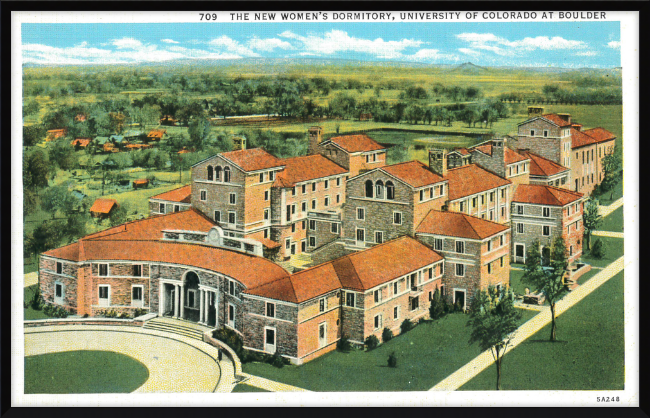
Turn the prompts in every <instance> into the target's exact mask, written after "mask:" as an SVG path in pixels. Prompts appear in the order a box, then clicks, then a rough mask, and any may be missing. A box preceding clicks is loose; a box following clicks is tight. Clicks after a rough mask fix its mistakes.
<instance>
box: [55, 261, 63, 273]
mask: <svg viewBox="0 0 650 418" xmlns="http://www.w3.org/2000/svg"><path fill="white" fill-rule="evenodd" d="M56 273H57V274H61V273H63V264H62V263H60V262H58V261H57V262H56Z"/></svg>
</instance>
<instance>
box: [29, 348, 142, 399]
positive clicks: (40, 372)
mask: <svg viewBox="0 0 650 418" xmlns="http://www.w3.org/2000/svg"><path fill="white" fill-rule="evenodd" d="M148 378H149V370H148V369H147V368H146V367H145V365H144V364H142V363H140V362H139V361H137V360H135V359H133V358H131V357H128V356H125V355H124V354H119V353H114V352H111V351H66V352H62V353H52V354H43V355H38V356H29V357H25V393H130V392H133V391H134V390H136V389H137V388H139V387H140V386H142V384H143V383H144V382H146V381H147V379H148Z"/></svg>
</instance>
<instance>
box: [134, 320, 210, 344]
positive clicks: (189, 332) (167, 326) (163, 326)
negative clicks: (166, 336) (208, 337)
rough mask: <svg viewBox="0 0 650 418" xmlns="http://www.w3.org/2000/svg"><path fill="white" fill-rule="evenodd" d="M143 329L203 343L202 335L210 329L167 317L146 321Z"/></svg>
mask: <svg viewBox="0 0 650 418" xmlns="http://www.w3.org/2000/svg"><path fill="white" fill-rule="evenodd" d="M143 328H144V329H151V330H155V331H163V332H171V333H172V334H178V335H182V336H183V337H188V338H193V339H195V340H199V341H203V333H204V332H205V331H209V330H211V329H212V328H209V327H206V326H203V325H200V324H197V323H196V322H191V321H186V320H184V319H174V318H168V317H157V318H154V319H151V320H149V321H146V322H145V323H144V326H143Z"/></svg>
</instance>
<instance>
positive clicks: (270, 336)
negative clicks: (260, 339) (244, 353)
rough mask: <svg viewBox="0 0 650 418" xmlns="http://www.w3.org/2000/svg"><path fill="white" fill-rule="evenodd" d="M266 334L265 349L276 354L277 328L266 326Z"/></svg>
mask: <svg viewBox="0 0 650 418" xmlns="http://www.w3.org/2000/svg"><path fill="white" fill-rule="evenodd" d="M264 334H265V335H264V351H266V352H267V353H270V354H275V329H273V328H266V329H265V331H264Z"/></svg>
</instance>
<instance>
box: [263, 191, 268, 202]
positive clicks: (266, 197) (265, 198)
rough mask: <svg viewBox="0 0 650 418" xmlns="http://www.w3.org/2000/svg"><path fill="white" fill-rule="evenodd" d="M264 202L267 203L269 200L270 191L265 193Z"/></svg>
mask: <svg viewBox="0 0 650 418" xmlns="http://www.w3.org/2000/svg"><path fill="white" fill-rule="evenodd" d="M264 200H266V201H267V202H268V200H269V191H268V190H265V191H264Z"/></svg>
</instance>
